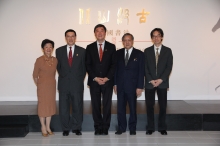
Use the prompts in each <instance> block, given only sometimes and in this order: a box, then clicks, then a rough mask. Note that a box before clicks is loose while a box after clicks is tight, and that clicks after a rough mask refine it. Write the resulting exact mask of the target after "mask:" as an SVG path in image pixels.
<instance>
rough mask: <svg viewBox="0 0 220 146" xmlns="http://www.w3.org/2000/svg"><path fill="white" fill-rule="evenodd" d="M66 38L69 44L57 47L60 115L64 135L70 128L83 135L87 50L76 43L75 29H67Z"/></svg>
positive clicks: (67, 133)
mask: <svg viewBox="0 0 220 146" xmlns="http://www.w3.org/2000/svg"><path fill="white" fill-rule="evenodd" d="M65 38H66V42H67V45H65V46H62V47H59V48H58V49H56V57H57V60H58V64H57V71H58V73H59V77H58V90H59V115H60V120H61V124H62V129H63V136H68V135H69V130H70V129H72V131H73V133H76V135H82V133H81V126H82V121H83V90H84V78H85V75H86V68H85V55H86V50H85V49H84V48H82V47H80V46H77V45H75V41H76V32H75V31H74V30H72V29H69V30H67V31H66V32H65ZM70 105H72V118H71V117H70Z"/></svg>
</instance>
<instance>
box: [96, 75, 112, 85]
mask: <svg viewBox="0 0 220 146" xmlns="http://www.w3.org/2000/svg"><path fill="white" fill-rule="evenodd" d="M94 80H95V81H96V82H97V83H98V84H99V85H104V84H105V83H106V82H107V81H108V80H109V79H108V78H107V77H105V78H100V77H96V78H95V79H94Z"/></svg>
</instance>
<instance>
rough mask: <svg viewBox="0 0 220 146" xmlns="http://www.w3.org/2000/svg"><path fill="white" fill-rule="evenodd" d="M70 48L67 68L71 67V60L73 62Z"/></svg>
mask: <svg viewBox="0 0 220 146" xmlns="http://www.w3.org/2000/svg"><path fill="white" fill-rule="evenodd" d="M71 48H72V47H70V51H69V66H70V67H71V66H72V60H73V55H72V50H71Z"/></svg>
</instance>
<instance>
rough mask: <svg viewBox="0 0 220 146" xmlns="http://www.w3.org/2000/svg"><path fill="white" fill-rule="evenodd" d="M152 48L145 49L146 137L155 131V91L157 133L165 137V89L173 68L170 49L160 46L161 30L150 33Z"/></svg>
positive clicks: (167, 86) (157, 29)
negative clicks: (157, 117)
mask: <svg viewBox="0 0 220 146" xmlns="http://www.w3.org/2000/svg"><path fill="white" fill-rule="evenodd" d="M150 35H151V39H152V42H153V43H154V45H153V46H151V47H149V48H146V49H145V51H144V56H145V101H146V105H147V122H148V125H147V131H146V134H147V135H151V134H152V133H153V132H154V131H155V126H154V104H155V91H156V92H157V96H158V103H159V107H160V111H159V120H158V131H159V132H160V133H161V134H162V135H167V131H166V129H167V127H166V107H167V88H169V76H170V73H171V70H172V66H173V55H172V51H171V49H170V48H168V47H166V46H164V45H162V40H163V35H164V34H163V30H162V29H160V28H155V29H154V30H152V31H151V33H150Z"/></svg>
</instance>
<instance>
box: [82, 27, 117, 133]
mask: <svg viewBox="0 0 220 146" xmlns="http://www.w3.org/2000/svg"><path fill="white" fill-rule="evenodd" d="M94 34H95V37H96V41H95V42H93V43H92V44H89V45H88V46H87V47H86V69H87V72H88V75H89V77H88V86H89V87H90V94H91V101H92V115H93V120H94V127H95V133H94V134H95V135H108V129H109V127H110V121H111V103H112V92H113V83H114V78H113V76H114V73H115V52H116V48H115V45H114V44H111V43H109V42H108V41H106V40H105V36H106V27H105V26H104V25H102V24H98V25H96V26H95V28H94ZM101 98H102V100H101ZM101 101H102V105H103V116H102V114H101Z"/></svg>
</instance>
